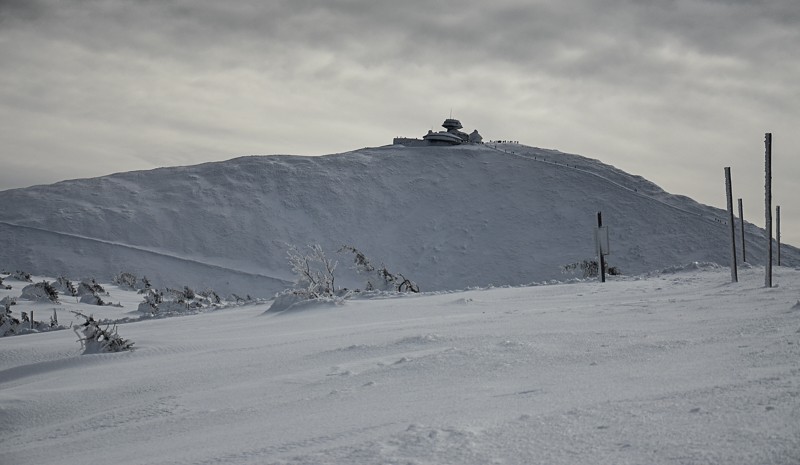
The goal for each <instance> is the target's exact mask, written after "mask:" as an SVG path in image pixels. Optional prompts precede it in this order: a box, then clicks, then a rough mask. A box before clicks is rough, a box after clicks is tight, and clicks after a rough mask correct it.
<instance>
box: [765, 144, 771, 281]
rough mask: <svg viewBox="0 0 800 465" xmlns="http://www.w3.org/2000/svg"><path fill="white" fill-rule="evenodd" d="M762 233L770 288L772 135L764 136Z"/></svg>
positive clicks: (766, 276)
mask: <svg viewBox="0 0 800 465" xmlns="http://www.w3.org/2000/svg"><path fill="white" fill-rule="evenodd" d="M764 148H765V150H764V220H765V221H764V231H765V234H766V236H767V263H766V266H765V268H764V286H765V287H772V133H771V132H768V133H766V134H764Z"/></svg>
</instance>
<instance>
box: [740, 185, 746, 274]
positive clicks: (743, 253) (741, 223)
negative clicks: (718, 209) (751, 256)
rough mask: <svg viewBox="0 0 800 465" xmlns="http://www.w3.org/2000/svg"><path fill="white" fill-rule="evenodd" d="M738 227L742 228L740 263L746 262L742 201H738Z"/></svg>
mask: <svg viewBox="0 0 800 465" xmlns="http://www.w3.org/2000/svg"><path fill="white" fill-rule="evenodd" d="M739 226H741V228H742V263H744V262H746V261H747V254H746V253H745V248H744V209H743V208H742V199H739Z"/></svg>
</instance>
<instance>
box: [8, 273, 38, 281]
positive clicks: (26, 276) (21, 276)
mask: <svg viewBox="0 0 800 465" xmlns="http://www.w3.org/2000/svg"><path fill="white" fill-rule="evenodd" d="M8 278H9V279H16V280H17V281H25V282H27V283H32V282H33V279H31V274H30V273H28V272H26V271H20V270H17V271H15V272H13V273H11V274H10V275H9V276H8Z"/></svg>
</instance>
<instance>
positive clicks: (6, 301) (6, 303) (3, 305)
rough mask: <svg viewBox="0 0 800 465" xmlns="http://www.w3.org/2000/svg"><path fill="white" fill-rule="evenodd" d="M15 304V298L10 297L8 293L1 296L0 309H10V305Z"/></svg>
mask: <svg viewBox="0 0 800 465" xmlns="http://www.w3.org/2000/svg"><path fill="white" fill-rule="evenodd" d="M16 304H17V299H15V298H14V297H11V296H10V295H7V296H5V297H3V300H0V310H3V309H6V310H7V309H10V308H11V306H12V305H16Z"/></svg>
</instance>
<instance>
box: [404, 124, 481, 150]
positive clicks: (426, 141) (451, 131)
mask: <svg viewBox="0 0 800 465" xmlns="http://www.w3.org/2000/svg"><path fill="white" fill-rule="evenodd" d="M442 127H443V128H445V129H446V131H437V132H433V131H428V133H427V134H425V135H424V136H422V139H413V138H410V137H395V138H394V142H393V144H394V145H405V146H407V147H421V146H429V145H459V144H482V143H483V137H481V135H480V134H479V133H478V130H477V129H476V130H474V131H472V132H471V133H470V134H467V133H465V132H462V131H460V129H463V126H462V125H461V121H459V120H457V119H453V118H447V119H446V120H444V123H442Z"/></svg>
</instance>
